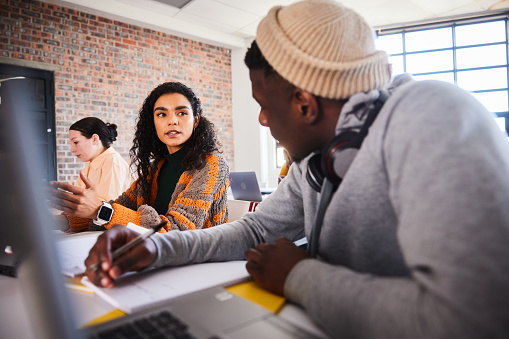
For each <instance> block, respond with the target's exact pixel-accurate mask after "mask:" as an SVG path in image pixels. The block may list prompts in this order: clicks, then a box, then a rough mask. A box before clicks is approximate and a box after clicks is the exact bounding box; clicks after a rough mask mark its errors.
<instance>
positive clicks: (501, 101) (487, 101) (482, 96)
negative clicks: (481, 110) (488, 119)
mask: <svg viewBox="0 0 509 339" xmlns="http://www.w3.org/2000/svg"><path fill="white" fill-rule="evenodd" d="M472 95H473V96H474V97H476V98H477V100H479V101H480V102H481V103H482V104H483V105H484V106H485V107H486V108H487V109H488V111H490V112H506V111H507V108H508V107H507V91H496V92H484V93H472Z"/></svg>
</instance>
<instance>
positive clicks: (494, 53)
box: [456, 44, 507, 69]
mask: <svg viewBox="0 0 509 339" xmlns="http://www.w3.org/2000/svg"><path fill="white" fill-rule="evenodd" d="M506 63H507V49H506V45H505V44H503V45H493V46H483V47H472V48H460V49H458V50H457V51H456V64H457V67H458V69H463V68H474V67H486V66H497V65H505V64H506Z"/></svg>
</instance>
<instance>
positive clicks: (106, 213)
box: [98, 206, 113, 221]
mask: <svg viewBox="0 0 509 339" xmlns="http://www.w3.org/2000/svg"><path fill="white" fill-rule="evenodd" d="M112 214H113V209H111V208H109V207H107V206H101V208H100V209H99V215H98V217H99V219H101V220H107V221H110V220H111V215H112Z"/></svg>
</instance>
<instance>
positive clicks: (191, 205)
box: [66, 152, 230, 233]
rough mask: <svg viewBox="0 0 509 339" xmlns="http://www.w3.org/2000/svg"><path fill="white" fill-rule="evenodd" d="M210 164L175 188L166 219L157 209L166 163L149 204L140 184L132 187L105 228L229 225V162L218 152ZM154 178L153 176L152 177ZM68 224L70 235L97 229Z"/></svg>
mask: <svg viewBox="0 0 509 339" xmlns="http://www.w3.org/2000/svg"><path fill="white" fill-rule="evenodd" d="M206 159H207V163H206V165H205V166H204V167H203V168H202V169H200V170H190V171H185V172H184V173H182V175H181V176H180V179H179V181H178V183H177V185H176V186H175V190H174V191H173V195H172V197H171V200H170V204H169V205H168V211H167V212H166V214H165V215H158V213H157V212H156V210H155V209H154V208H153V207H152V206H154V203H155V199H156V195H157V190H158V187H157V176H158V175H159V171H160V169H161V166H162V165H163V163H164V161H165V160H164V159H163V160H161V161H160V162H159V163H158V165H157V168H156V170H155V171H154V174H153V176H154V177H153V180H152V186H151V191H150V197H149V201H148V202H147V201H145V199H143V198H142V197H141V196H140V194H139V192H138V190H137V181H135V182H134V183H132V184H131V187H130V188H128V189H127V190H126V191H125V192H124V193H122V195H121V196H120V197H118V198H117V199H116V200H115V201H113V200H112V201H110V203H111V205H112V207H113V216H112V218H111V221H110V222H109V223H107V224H105V225H104V227H105V228H107V229H108V228H110V227H111V226H113V225H115V224H121V225H127V224H128V223H129V222H132V223H135V224H136V225H140V226H143V227H149V226H151V225H154V224H157V223H159V222H161V221H165V220H166V221H168V223H167V224H166V226H165V228H164V229H161V230H160V231H159V232H162V233H164V232H167V231H169V230H181V231H183V230H194V229H199V228H208V227H212V226H216V225H219V224H223V223H225V222H228V198H227V189H228V185H229V179H228V177H229V172H230V171H229V167H228V163H227V162H226V159H225V158H224V157H223V156H222V155H221V154H220V153H217V152H214V153H212V154H210V155H207V156H206ZM151 175H152V174H151ZM66 216H67V218H68V220H69V229H68V230H67V231H68V232H76V231H82V230H85V229H88V228H89V227H91V226H92V227H91V228H94V227H95V228H96V227H97V226H95V225H94V224H93V223H92V221H91V220H90V219H87V218H79V217H76V216H73V215H69V214H66Z"/></svg>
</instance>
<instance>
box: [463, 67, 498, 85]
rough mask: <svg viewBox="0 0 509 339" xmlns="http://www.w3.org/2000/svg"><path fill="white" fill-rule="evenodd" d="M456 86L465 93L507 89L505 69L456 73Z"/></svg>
mask: <svg viewBox="0 0 509 339" xmlns="http://www.w3.org/2000/svg"><path fill="white" fill-rule="evenodd" d="M457 80H458V86H460V87H462V88H464V89H466V90H467V91H479V90H485V89H498V88H507V68H506V67H500V68H490V69H480V70H475V71H463V72H458V75H457Z"/></svg>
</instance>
